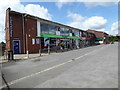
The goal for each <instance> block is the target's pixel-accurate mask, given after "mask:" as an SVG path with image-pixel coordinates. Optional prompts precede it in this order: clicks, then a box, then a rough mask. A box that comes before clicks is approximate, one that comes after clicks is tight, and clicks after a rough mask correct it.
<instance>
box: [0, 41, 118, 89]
mask: <svg viewBox="0 0 120 90" xmlns="http://www.w3.org/2000/svg"><path fill="white" fill-rule="evenodd" d="M2 72H3V73H4V77H5V79H6V81H7V82H8V84H9V86H10V88H117V87H118V43H115V44H112V45H98V46H93V47H87V48H82V49H77V50H72V51H68V52H62V53H54V54H50V55H48V56H44V57H39V58H35V59H29V60H21V61H17V62H10V63H6V64H3V65H2ZM1 86H2V85H0V87H1ZM5 86H6V85H5V84H4V82H3V86H2V87H5ZM2 87H1V88H2Z"/></svg>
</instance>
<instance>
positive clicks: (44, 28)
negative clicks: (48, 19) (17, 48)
mask: <svg viewBox="0 0 120 90" xmlns="http://www.w3.org/2000/svg"><path fill="white" fill-rule="evenodd" d="M41 33H45V34H49V28H48V24H45V23H41Z"/></svg>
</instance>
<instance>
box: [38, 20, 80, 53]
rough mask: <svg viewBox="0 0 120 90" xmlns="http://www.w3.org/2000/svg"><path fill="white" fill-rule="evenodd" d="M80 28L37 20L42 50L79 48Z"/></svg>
mask: <svg viewBox="0 0 120 90" xmlns="http://www.w3.org/2000/svg"><path fill="white" fill-rule="evenodd" d="M79 32H80V31H78V30H73V29H70V28H66V27H64V26H60V25H59V26H57V25H53V24H48V23H43V22H40V21H37V36H38V37H40V38H41V40H40V41H41V50H43V51H46V50H48V49H50V50H51V51H56V50H61V49H62V50H65V49H76V48H79V47H80V45H79V41H80V36H79Z"/></svg>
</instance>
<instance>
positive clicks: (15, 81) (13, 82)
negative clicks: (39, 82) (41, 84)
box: [0, 45, 108, 88]
mask: <svg viewBox="0 0 120 90" xmlns="http://www.w3.org/2000/svg"><path fill="white" fill-rule="evenodd" d="M107 46H108V45H107ZM102 48H105V47H102ZM102 48H100V49H102ZM100 49H97V50H94V51H92V52H89V53H86V54H84V55H82V56H80V57H77V58H75V59H74V60H78V59H80V58H83V57H84V56H87V55H89V54H92V53H94V52H96V51H98V50H100ZM72 61H73V60H69V61H67V62H64V63H61V64H58V65H55V66H52V67H50V68H47V69H45V70H42V71H40V72H37V73H34V74H31V75H28V76H25V77H22V78H19V79H17V80H14V81H11V82H9V83H8V85H9V86H10V85H13V84H15V83H17V82H19V81H21V80H24V79H26V78H29V77H32V76H35V75H38V74H40V73H43V72H47V71H49V70H52V69H54V68H57V67H60V66H63V65H65V64H67V63H70V62H72ZM4 87H6V85H3V86H0V88H4Z"/></svg>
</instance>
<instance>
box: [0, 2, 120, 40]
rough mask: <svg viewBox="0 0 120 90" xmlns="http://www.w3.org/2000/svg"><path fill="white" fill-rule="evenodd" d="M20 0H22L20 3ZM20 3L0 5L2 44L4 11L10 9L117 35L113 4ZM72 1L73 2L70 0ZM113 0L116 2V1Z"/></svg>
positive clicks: (84, 28) (115, 6) (115, 10)
mask: <svg viewBox="0 0 120 90" xmlns="http://www.w3.org/2000/svg"><path fill="white" fill-rule="evenodd" d="M22 1H24V0H22ZM68 1H69V0H66V2H65V0H58V2H20V0H4V1H1V2H0V42H1V41H5V31H4V28H5V12H6V9H7V8H8V7H10V8H11V9H12V10H15V11H18V12H23V13H28V14H31V15H34V16H38V17H41V18H45V19H49V20H52V21H56V22H59V23H62V24H66V25H70V26H73V27H77V28H80V29H83V30H87V29H94V30H99V31H105V32H107V33H109V34H112V35H116V34H117V33H118V16H117V15H118V14H117V13H118V12H117V7H118V6H117V3H116V2H108V0H106V2H98V1H101V0H97V1H96V2H93V1H91V2H77V3H75V2H74V3H73V2H72V3H71V2H68ZM73 1H74V0H73ZM116 1H117V0H116Z"/></svg>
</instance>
